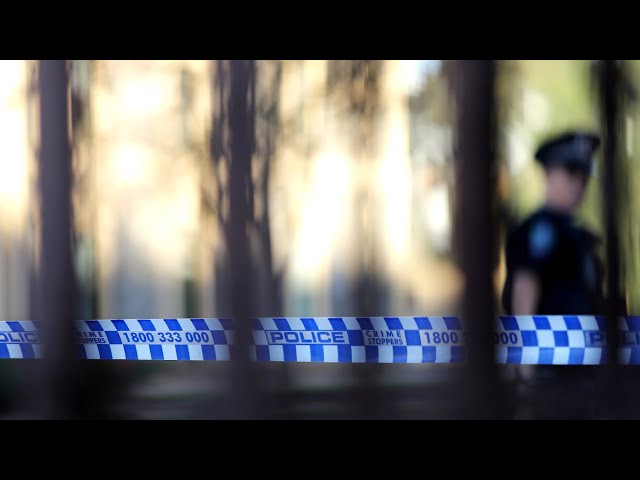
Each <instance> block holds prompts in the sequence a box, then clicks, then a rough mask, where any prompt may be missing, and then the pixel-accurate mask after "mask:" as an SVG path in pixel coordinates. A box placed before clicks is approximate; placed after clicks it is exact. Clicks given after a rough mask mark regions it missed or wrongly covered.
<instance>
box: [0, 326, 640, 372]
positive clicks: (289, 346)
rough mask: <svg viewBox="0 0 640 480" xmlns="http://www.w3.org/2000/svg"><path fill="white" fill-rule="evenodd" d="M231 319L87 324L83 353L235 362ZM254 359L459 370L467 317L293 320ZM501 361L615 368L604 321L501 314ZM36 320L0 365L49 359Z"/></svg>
mask: <svg viewBox="0 0 640 480" xmlns="http://www.w3.org/2000/svg"><path fill="white" fill-rule="evenodd" d="M233 329H234V327H233V322H232V320H230V319H217V318H167V319H111V320H82V321H78V322H77V323H76V329H75V335H76V344H77V348H78V355H79V356H80V357H81V358H85V359H100V360H218V361H225V360H230V359H231V357H232V355H233V348H234V332H233ZM251 331H252V335H253V344H252V345H251V350H250V354H251V356H252V358H253V360H256V361H269V362H282V361H284V362H331V363H333V362H351V363H362V362H373V363H459V362H463V361H464V360H465V337H466V332H465V331H464V328H463V322H462V321H461V319H460V318H458V317H454V316H448V317H447V316H444V317H286V318H259V319H254V320H252V322H251ZM619 333H620V341H619V346H620V348H619V361H620V363H622V364H640V317H622V318H620V321H619ZM493 337H494V338H493V340H494V344H495V346H496V362H497V363H502V364H505V363H508V364H555V365H597V364H603V363H606V362H607V349H606V334H605V319H604V317H598V316H560V315H547V316H517V317H516V316H503V317H500V318H499V321H498V322H497V325H496V330H495V332H494V336H493ZM40 341H41V339H40V331H39V330H38V328H37V323H36V322H31V321H8V322H0V358H41V356H42V355H41V350H40Z"/></svg>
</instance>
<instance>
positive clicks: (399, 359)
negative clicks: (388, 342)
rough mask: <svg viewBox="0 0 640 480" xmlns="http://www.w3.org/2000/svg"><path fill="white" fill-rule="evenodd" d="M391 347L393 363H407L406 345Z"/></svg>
mask: <svg viewBox="0 0 640 480" xmlns="http://www.w3.org/2000/svg"><path fill="white" fill-rule="evenodd" d="M391 348H393V363H407V347H391Z"/></svg>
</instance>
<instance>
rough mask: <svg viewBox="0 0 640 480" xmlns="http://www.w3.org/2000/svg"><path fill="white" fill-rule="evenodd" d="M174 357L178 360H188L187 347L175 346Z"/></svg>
mask: <svg viewBox="0 0 640 480" xmlns="http://www.w3.org/2000/svg"><path fill="white" fill-rule="evenodd" d="M176 357H177V358H178V360H189V359H190V356H189V347H188V346H187V345H176Z"/></svg>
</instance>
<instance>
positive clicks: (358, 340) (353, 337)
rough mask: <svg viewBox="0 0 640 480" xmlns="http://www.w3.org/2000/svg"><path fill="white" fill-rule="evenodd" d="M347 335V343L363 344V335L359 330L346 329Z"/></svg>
mask: <svg viewBox="0 0 640 480" xmlns="http://www.w3.org/2000/svg"><path fill="white" fill-rule="evenodd" d="M369 330H373V329H369ZM347 335H348V337H349V344H350V345H355V346H362V345H364V335H363V334H362V332H361V331H360V330H347Z"/></svg>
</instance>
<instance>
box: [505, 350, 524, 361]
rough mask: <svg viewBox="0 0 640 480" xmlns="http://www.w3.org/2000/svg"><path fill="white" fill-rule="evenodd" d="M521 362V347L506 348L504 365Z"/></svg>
mask: <svg viewBox="0 0 640 480" xmlns="http://www.w3.org/2000/svg"><path fill="white" fill-rule="evenodd" d="M521 362H522V347H507V362H506V363H521Z"/></svg>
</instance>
